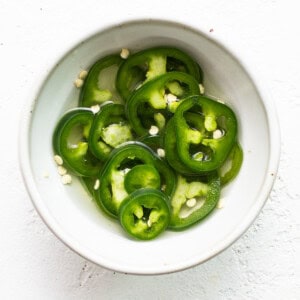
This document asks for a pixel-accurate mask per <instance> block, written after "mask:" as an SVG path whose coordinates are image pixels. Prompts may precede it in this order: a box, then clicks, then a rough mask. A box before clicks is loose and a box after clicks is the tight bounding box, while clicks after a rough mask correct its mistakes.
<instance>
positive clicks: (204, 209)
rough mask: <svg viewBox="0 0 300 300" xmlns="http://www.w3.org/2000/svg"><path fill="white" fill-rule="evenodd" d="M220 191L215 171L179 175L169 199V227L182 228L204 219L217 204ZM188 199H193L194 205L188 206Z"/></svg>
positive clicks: (178, 229) (172, 228)
mask: <svg viewBox="0 0 300 300" xmlns="http://www.w3.org/2000/svg"><path fill="white" fill-rule="evenodd" d="M220 191H221V184H220V178H219V177H218V176H217V174H216V173H214V174H211V175H209V176H208V177H198V178H196V177H192V178H189V177H185V176H182V175H179V176H178V178H177V186H176V191H175V193H174V195H173V197H172V199H171V220H170V224H169V229H171V230H174V231H180V230H184V229H186V228H188V227H190V226H192V225H194V224H196V223H198V222H199V221H201V220H202V219H204V218H205V217H206V216H207V215H208V214H209V213H210V212H211V211H212V210H213V209H214V208H215V206H216V205H217V203H218V201H219V199H220ZM188 201H194V205H193V206H192V205H190V206H192V207H189V203H188Z"/></svg>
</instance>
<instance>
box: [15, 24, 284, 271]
mask: <svg viewBox="0 0 300 300" xmlns="http://www.w3.org/2000/svg"><path fill="white" fill-rule="evenodd" d="M157 45H173V46H175V47H178V48H181V49H183V50H186V51H187V52H188V53H190V54H191V55H192V56H193V57H194V58H196V60H197V61H198V62H199V63H200V65H201V66H202V68H203V70H204V74H205V82H204V85H205V88H206V92H207V94H209V95H213V96H215V97H220V98H221V99H224V100H225V101H226V102H227V103H228V104H229V105H230V106H231V107H232V108H233V109H234V111H235V112H236V114H237V116H238V120H239V140H240V142H241V145H242V147H243V150H244V162H243V165H242V168H241V171H240V173H239V175H238V177H237V178H236V180H235V181H234V182H232V183H231V184H229V185H228V186H227V187H226V188H224V189H223V190H222V195H221V198H222V202H223V204H224V207H223V208H222V209H216V210H215V211H214V212H213V213H212V214H211V215H210V216H209V217H208V218H206V219H205V220H204V221H203V222H201V223H199V224H197V225H196V226H194V227H192V228H190V229H188V230H187V231H183V232H171V231H167V232H165V233H164V234H163V235H161V236H160V237H159V238H157V239H155V240H153V241H149V242H138V241H134V240H132V239H129V238H128V237H127V236H126V235H125V234H124V233H123V230H122V229H121V227H120V226H119V224H117V222H115V221H114V220H111V219H108V218H107V217H106V216H104V215H103V213H102V212H101V211H100V210H99V209H98V208H97V206H96V204H95V203H94V202H93V201H92V200H91V199H90V197H89V196H88V195H87V194H86V192H85V191H84V189H83V188H82V186H81V185H80V184H79V183H78V181H76V180H75V181H74V182H73V183H72V185H70V186H64V185H62V184H61V179H60V176H59V175H58V174H57V170H56V165H55V163H54V161H53V150H52V145H51V138H52V133H53V129H54V127H55V125H56V123H57V121H58V119H59V118H60V116H61V115H62V114H63V113H64V112H65V111H66V110H67V109H68V108H70V107H74V106H76V104H77V99H78V95H79V90H78V89H76V88H75V87H74V85H73V81H74V79H75V78H76V77H77V74H78V73H79V71H80V70H81V69H86V68H88V67H89V66H90V65H91V64H92V63H93V62H95V61H96V60H97V59H98V58H100V57H102V56H104V55H106V54H109V53H112V52H116V51H120V49H121V48H124V47H126V48H129V49H131V50H139V49H144V48H147V47H151V46H157ZM247 69H248V68H247ZM247 69H246V67H245V65H244V64H243V63H242V62H241V61H240V60H239V59H238V58H237V57H236V56H234V55H232V54H231V53H230V52H229V51H228V50H227V49H225V48H224V47H223V46H222V45H220V44H219V43H218V42H217V41H215V40H213V39H211V38H210V37H208V36H207V35H206V34H204V33H202V32H200V31H198V30H196V29H193V28H190V27H187V26H185V25H182V24H178V23H172V22H168V21H160V20H138V21H133V22H127V23H124V24H121V25H117V26H112V27H109V28H105V29H103V30H101V31H99V32H98V33H97V34H95V35H93V36H92V37H89V38H87V39H86V40H85V41H83V42H81V43H79V44H78V45H76V46H75V47H74V48H73V49H71V50H70V51H68V52H67V53H66V54H65V55H64V56H63V57H62V58H61V59H60V60H59V61H58V62H55V63H53V69H52V71H51V72H49V74H48V76H47V78H46V79H44V81H43V82H42V83H41V85H40V86H39V87H37V89H36V93H35V94H34V95H32V98H31V100H30V103H29V104H28V105H27V106H26V108H25V112H24V115H23V118H22V121H21V132H20V142H21V143H20V146H21V147H20V162H21V169H22V173H23V177H24V181H25V183H26V186H27V189H28V192H29V193H30V195H31V199H32V201H33V204H34V206H35V207H36V209H37V211H38V212H39V214H40V215H41V217H42V219H43V220H44V222H45V223H46V224H47V225H48V226H49V228H50V229H51V230H52V231H53V232H54V233H55V234H56V235H57V237H58V238H60V239H61V240H62V241H63V242H64V243H65V244H66V245H68V246H69V247H70V248H71V249H73V250H74V251H76V252H77V253H78V254H80V255H82V256H83V257H85V258H87V259H89V260H90V261H92V262H94V263H96V264H99V265H101V266H104V267H106V268H109V269H112V270H116V271H120V272H126V273H134V274H162V273H169V272H174V271H178V270H182V269H185V268H188V267H191V266H194V265H196V264H199V263H202V262H204V261H206V260H207V259H209V258H211V257H213V256H214V255H216V254H218V253H219V252H221V251H222V250H224V249H225V248H226V247H228V246H229V245H230V244H231V243H233V242H234V241H235V240H236V239H237V238H238V237H240V235H241V234H242V233H243V232H244V231H245V230H246V229H247V228H248V227H249V226H250V224H251V223H252V221H253V220H254V219H255V217H256V216H257V214H258V213H259V211H260V209H261V208H262V206H263V204H264V203H265V201H266V199H267V197H268V195H269V192H270V190H271V187H272V184H273V181H274V178H275V176H276V172H277V166H278V161H279V149H280V143H279V142H280V139H279V127H278V123H277V118H276V113H275V110H274V107H273V105H272V103H271V102H270V100H269V98H268V96H267V95H266V94H265V92H264V91H263V89H262V85H264V82H258V81H257V80H256V79H257V74H254V76H252V75H251V74H250V72H249V70H247ZM45 172H47V173H49V177H48V178H46V177H45Z"/></svg>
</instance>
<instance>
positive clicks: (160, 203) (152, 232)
mask: <svg viewBox="0 0 300 300" xmlns="http://www.w3.org/2000/svg"><path fill="white" fill-rule="evenodd" d="M167 202H168V198H167V196H166V195H165V194H164V193H162V192H161V191H159V190H156V189H139V190H137V191H135V192H133V193H131V194H130V195H129V196H128V197H127V198H126V199H125V200H124V201H123V203H122V204H121V206H120V211H119V219H120V222H121V225H122V226H123V228H124V229H125V231H126V232H127V233H128V234H129V235H131V236H133V237H134V238H137V239H140V240H151V239H153V238H155V237H157V236H158V235H159V234H161V233H162V232H163V231H164V230H165V229H166V228H167V226H168V225H169V221H170V211H169V206H168V204H167Z"/></svg>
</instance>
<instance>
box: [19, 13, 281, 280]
mask: <svg viewBox="0 0 300 300" xmlns="http://www.w3.org/2000/svg"><path fill="white" fill-rule="evenodd" d="M141 22H144V23H145V22H146V23H161V24H166V25H172V26H175V27H179V28H185V29H188V30H189V31H192V32H194V33H197V34H200V35H202V36H203V37H205V38H206V39H208V40H210V41H211V42H213V43H214V44H216V45H217V46H218V47H220V48H221V49H223V50H225V52H226V53H227V54H228V55H230V56H231V57H232V58H234V60H235V61H236V62H237V63H238V64H239V65H240V67H241V68H242V69H243V70H244V71H245V73H246V74H247V75H248V77H249V78H250V80H251V81H252V83H253V85H254V86H255V88H256V90H257V93H258V95H259V97H260V98H261V99H262V104H263V106H264V109H265V114H266V118H267V122H268V129H269V131H268V134H269V140H270V149H271V150H270V152H269V161H268V167H267V171H266V174H267V176H265V178H264V182H263V183H262V188H261V192H260V195H259V196H258V197H257V199H256V201H255V203H254V204H253V205H252V206H251V208H250V210H249V211H248V213H247V215H246V216H245V218H244V219H243V222H242V223H240V225H239V226H238V227H237V228H236V229H235V230H234V231H232V232H231V233H230V234H229V235H227V236H226V237H225V238H224V239H222V240H221V241H219V242H217V243H216V244H215V245H214V246H213V247H212V248H211V249H210V250H209V251H208V252H206V253H204V254H201V255H200V256H196V257H194V258H193V259H190V260H189V261H185V262H184V263H180V262H179V263H178V264H176V265H174V264H173V265H161V266H160V268H157V269H151V270H143V269H140V268H136V267H128V266H127V267H125V268H124V267H123V266H120V265H118V264H115V263H114V262H111V261H106V260H101V257H99V256H97V255H95V254H94V252H93V251H90V249H87V248H84V247H83V246H82V245H80V243H78V242H77V241H76V240H75V239H73V237H72V236H70V235H68V234H67V233H65V232H64V230H63V229H62V228H61V227H60V226H59V224H58V223H57V222H56V221H55V219H54V218H52V216H51V214H50V213H49V212H48V209H47V206H46V205H45V204H44V202H43V200H42V197H41V196H40V194H39V192H38V189H37V188H36V186H35V182H34V179H33V172H32V169H31V165H30V151H29V140H30V135H29V134H30V129H31V115H32V110H33V108H34V106H35V103H36V100H37V98H38V96H39V93H40V91H41V89H42V88H43V86H44V84H45V82H46V81H47V78H48V76H49V75H50V74H51V73H52V72H53V70H54V69H55V67H56V66H57V65H58V64H59V63H60V61H62V60H63V59H64V57H65V56H66V55H67V54H68V53H70V52H71V51H73V50H74V49H75V48H76V47H78V46H79V45H80V44H81V43H82V41H88V40H90V39H92V38H93V37H95V36H96V35H98V34H99V33H101V32H103V31H107V30H111V29H114V28H118V27H120V26H126V25H130V24H135V23H136V24H138V23H141ZM106 24H107V25H105V26H99V28H97V29H96V30H94V31H93V32H88V33H86V35H85V37H80V38H79V41H78V39H77V42H76V43H72V44H71V45H68V50H67V51H64V52H60V53H58V54H57V56H56V57H55V59H53V60H51V62H49V63H48V66H49V68H45V71H46V72H44V74H43V76H42V78H43V79H42V80H39V81H40V82H39V83H38V84H37V85H35V84H33V85H32V88H31V91H30V92H29V95H28V97H27V99H26V101H25V104H24V106H23V109H22V111H21V116H20V123H19V137H18V142H19V147H18V150H19V151H18V158H19V167H20V170H21V174H22V177H23V181H24V184H25V187H26V189H27V192H28V194H29V196H30V199H31V202H32V204H33V206H34V207H35V209H36V211H37V212H38V214H39V215H40V217H41V218H42V220H43V221H44V223H45V224H46V225H47V226H48V228H49V229H50V230H51V231H52V232H53V233H54V235H55V236H56V237H57V238H58V239H59V240H61V241H62V242H63V243H64V244H65V245H66V246H68V247H69V248H70V249H72V250H73V251H74V252H76V253H77V254H78V255H80V256H81V257H83V258H85V259H87V260H89V261H91V262H93V263H96V264H98V265H100V266H101V267H104V268H107V269H109V270H113V271H117V272H120V273H127V274H136V275H158V274H168V273H173V272H177V271H182V270H185V269H188V268H191V267H193V266H196V265H199V264H201V263H204V262H205V261H207V260H209V259H211V258H213V257H214V256H216V255H218V254H219V253H221V252H223V251H224V250H225V249H227V248H228V247H229V246H231V245H232V244H233V243H234V242H235V241H236V240H237V239H239V238H240V237H241V236H242V235H243V233H244V232H245V231H246V230H247V229H248V228H249V227H250V226H251V224H252V223H253V222H254V220H255V219H256V217H257V216H258V214H259V212H260V211H261V209H262V208H263V206H264V204H265V203H266V201H267V199H268V196H269V194H270V192H271V190H272V187H273V185H274V182H275V179H276V175H277V172H278V166H279V160H280V128H279V121H278V116H277V113H276V108H275V103H274V102H273V101H272V99H271V96H270V94H269V93H270V92H269V91H268V89H267V88H266V83H267V81H266V80H265V79H264V78H263V76H262V74H261V73H259V70H257V66H256V68H255V72H254V70H253V71H252V68H253V67H252V66H250V64H249V63H247V61H245V60H243V59H242V58H241V55H238V54H237V53H235V51H234V50H233V49H232V47H230V46H228V45H227V44H226V41H224V40H222V38H221V37H214V36H212V35H208V34H207V33H206V32H204V31H203V30H201V29H200V28H199V27H200V26H199V24H197V25H195V24H192V23H190V24H189V22H186V21H184V23H183V22H182V21H178V22H177V21H176V22H175V21H173V20H169V19H167V18H163V19H162V18H127V19H126V18H125V19H123V20H120V21H119V22H107V23H106ZM254 74H255V76H253V75H254ZM257 78H259V80H258V79H257ZM261 82H262V83H263V84H262V83H261ZM270 126H272V130H271V128H270Z"/></svg>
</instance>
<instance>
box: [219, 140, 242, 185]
mask: <svg viewBox="0 0 300 300" xmlns="http://www.w3.org/2000/svg"><path fill="white" fill-rule="evenodd" d="M242 162H243V150H242V147H241V145H240V144H239V143H238V142H237V143H236V144H235V145H234V146H233V147H232V149H231V151H230V153H229V155H228V157H227V158H226V160H225V162H224V163H223V165H222V166H221V167H220V168H219V169H218V174H219V176H220V179H221V185H222V186H223V185H226V184H228V183H229V182H230V181H232V180H233V179H234V178H235V177H236V176H237V174H238V173H239V171H240V169H241V166H242Z"/></svg>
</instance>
